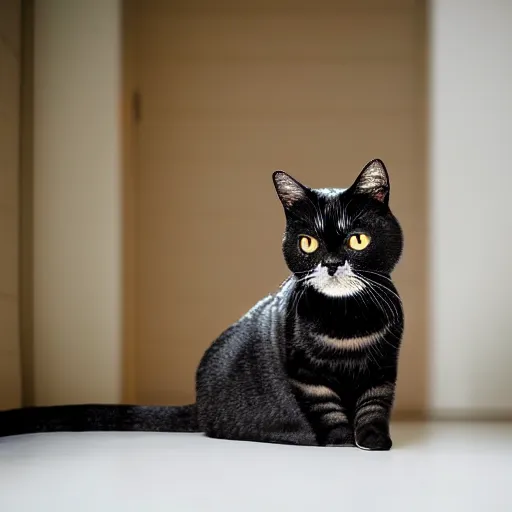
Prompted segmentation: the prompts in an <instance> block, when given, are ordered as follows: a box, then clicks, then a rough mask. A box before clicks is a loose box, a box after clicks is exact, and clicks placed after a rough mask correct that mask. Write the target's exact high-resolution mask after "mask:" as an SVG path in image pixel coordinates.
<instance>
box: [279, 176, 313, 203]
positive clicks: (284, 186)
mask: <svg viewBox="0 0 512 512" xmlns="http://www.w3.org/2000/svg"><path fill="white" fill-rule="evenodd" d="M272 179H273V180H274V186H275V187H276V191H277V195H278V196H279V199H280V200H281V203H283V206H284V207H285V209H287V210H288V209H290V208H293V206H294V205H295V204H296V203H298V202H299V201H302V200H304V199H307V198H308V195H307V193H308V190H309V189H308V188H307V187H305V186H304V185H302V183H299V182H298V181H297V180H296V179H294V178H292V177H291V176H289V175H288V174H286V173H285V172H283V171H275V172H274V174H272Z"/></svg>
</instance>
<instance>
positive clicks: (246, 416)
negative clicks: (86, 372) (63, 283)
mask: <svg viewBox="0 0 512 512" xmlns="http://www.w3.org/2000/svg"><path fill="white" fill-rule="evenodd" d="M274 183H275V186H276V190H277V192H278V195H279V197H280V199H281V202H282V203H283V206H284V210H285V214H286V220H287V225H286V233H285V237H284V240H283V253H284V257H285V260H286V262H287V265H288V267H289V268H290V270H291V272H292V275H291V276H290V277H289V278H288V279H287V280H286V281H285V283H283V285H282V286H281V288H280V289H279V290H278V291H277V292H276V293H275V294H273V295H270V296H268V297H266V298H265V299H263V300H262V301H260V302H259V303H258V304H257V305H256V306H254V307H253V309H251V310H250V311H249V312H248V313H247V314H246V315H245V316H244V317H242V318H241V319H240V320H239V321H238V322H237V323H236V324H234V325H232V326H231V327H229V328H228V329H227V330H226V331H225V332H224V333H223V334H221V336H220V337H219V338H218V339H217V340H216V341H215V342H214V343H213V344H212V345H211V347H210V348H209V349H208V350H207V351H206V353H205V355H204V356H203V358H202V360H201V362H200V365H199V368H198V370H197V375H196V392H197V402H196V404H195V405H190V406H184V407H141V406H107V405H92V406H87V405H84V406H62V407H48V408H27V409H19V410H13V411H6V412H3V413H0V435H12V434H18V433H28V432H48V431H70V430H71V431H82V430H149V431H172V432H187V431H189V432H190V431H197V432H204V433H206V435H208V436H210V437H216V438H224V439H236V440H248V441H263V442H275V443H286V444H299V445H353V444H354V443H355V444H357V445H358V446H360V447H361V448H366V449H374V450H386V449H389V448H390V447H391V439H390V437H389V417H390V413H391V408H392V405H393V400H394V389H395V383H396V375H397V358H398V351H399V345H400V340H401V336H402V330H403V315H402V307H401V301H400V299H399V297H398V293H397V291H396V289H395V287H394V286H393V284H392V283H391V280H390V274H391V272H392V270H393V269H394V267H395V265H396V263H397V262H398V260H399V258H400V254H401V250H402V232H401V229H400V226H399V224H398V222H397V221H396V219H395V217H394V216H393V215H392V213H391V211H390V210H389V207H388V201H389V181H388V176H387V172H386V170H385V168H384V165H383V164H382V162H380V161H378V160H374V161H372V162H370V163H369V164H368V165H367V166H366V167H365V169H364V170H363V171H362V173H361V174H360V175H359V177H358V179H357V180H356V182H355V183H354V184H353V185H352V187H350V188H349V189H348V190H346V191H343V190H337V191H331V192H329V191H323V190H312V189H308V188H307V187H304V186H303V185H301V184H300V183H298V182H296V181H295V180H293V179H292V178H291V177H289V176H288V175H286V174H284V173H282V172H276V173H274ZM353 233H366V234H369V235H370V236H371V243H370V245H369V246H368V248H367V249H365V250H363V251H360V252H357V251H354V250H352V249H350V248H349V247H348V245H347V240H348V237H349V236H350V235H351V234H353ZM304 234H306V235H311V236H314V237H315V238H317V239H318V240H319V242H320V245H319V248H318V250H317V251H316V252H315V253H313V254H305V253H304V252H303V251H301V250H300V248H299V243H298V240H299V235H304ZM345 262H348V264H349V265H350V267H351V268H352V271H353V273H354V274H355V275H356V276H359V278H362V279H364V280H365V283H366V284H365V288H364V289H363V290H361V291H359V292H357V293H356V294H354V295H350V296H344V297H333V296H327V295H325V294H324V293H322V292H320V291H319V290H318V289H317V288H315V287H314V286H312V283H313V282H318V281H314V280H313V273H312V272H313V270H314V269H315V268H319V269H320V270H321V271H323V267H325V268H326V269H327V270H326V271H328V272H329V275H331V274H334V272H336V270H337V269H338V268H340V269H341V268H342V267H343V265H344V264H345ZM347 268H348V267H347ZM322 282H323V281H322ZM318 286H320V285H318ZM336 293H337V292H336ZM374 333H377V334H375V336H374ZM325 336H327V337H329V338H323V337H325ZM368 336H374V338H375V339H373V337H372V338H371V342H369V341H368V340H369V339H370V338H367V337H368ZM365 337H366V338H365ZM332 338H334V339H337V340H334V341H333V340H331V339H332ZM353 338H358V339H359V340H361V339H362V340H366V341H365V342H364V343H362V345H361V347H359V348H358V347H352V346H350V343H351V340H352V339H353ZM324 339H328V340H329V342H324V341H322V340H324ZM340 340H341V341H340ZM334 342H336V343H334ZM338 342H339V343H338Z"/></svg>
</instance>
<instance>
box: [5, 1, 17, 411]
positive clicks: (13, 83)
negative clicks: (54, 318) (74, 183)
mask: <svg viewBox="0 0 512 512" xmlns="http://www.w3.org/2000/svg"><path fill="white" fill-rule="evenodd" d="M20 31H21V2H20V0H2V2H0V410H1V409H8V408H12V407H17V406H19V405H20V399H21V389H20V358H19V325H18V324H19V287H18V234H19V233H18V230H19V225H18V217H19V200H18V180H19V133H18V132H19V112H20V110H19V98H20V66H21V64H20V62H21V52H20Z"/></svg>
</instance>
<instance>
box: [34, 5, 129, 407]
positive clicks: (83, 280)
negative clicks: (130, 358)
mask: <svg viewBox="0 0 512 512" xmlns="http://www.w3.org/2000/svg"><path fill="white" fill-rule="evenodd" d="M120 18H121V7H120V5H119V1H118V0H87V1H86V2H81V1H69V0H38V1H36V2H35V34H34V37H35V41H34V52H35V55H34V59H35V66H34V93H35V96H34V352H35V354H34V355H35V361H34V366H35V394H36V401H37V403H38V404H59V403H81V402H114V403H117V402H118V401H119V400H120V398H121V397H120V386H121V377H120V371H121V303H122V298H121V226H122V223H121V200H120V199H121V198H120V196H121V179H120V166H121V149H120V140H119V138H120V135H119V133H120V126H119V125H120V122H121V117H120V92H121V91H120V87H121V83H120ZM63 361H65V365H63Z"/></svg>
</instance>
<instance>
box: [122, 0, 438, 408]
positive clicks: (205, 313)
mask: <svg viewBox="0 0 512 512" xmlns="http://www.w3.org/2000/svg"><path fill="white" fill-rule="evenodd" d="M129 5H130V6H131V9H132V11H131V17H132V18H133V19H135V20H136V21H135V23H134V25H133V27H132V30H134V31H135V34H134V38H135V43H134V47H133V58H134V61H135V64H134V66H133V67H134V70H133V72H134V76H132V81H133V87H134V88H135V87H136V88H138V89H139V90H140V92H141V95H142V119H141V121H140V123H138V124H137V125H136V137H135V140H136V142H135V145H134V147H135V148H136V152H137V159H136V160H137V168H136V169H135V175H136V178H135V180H134V182H133V186H134V191H135V194H134V197H133V200H134V203H135V213H136V216H135V217H134V226H135V245H136V248H135V249H136V250H135V259H134V260H133V261H134V267H135V269H136V278H135V299H136V302H135V307H134V311H135V316H136V323H135V325H133V324H132V327H134V329H135V332H136V340H135V343H134V344H133V345H132V346H131V347H132V349H133V350H134V355H133V356H132V361H135V364H134V367H135V371H134V375H135V378H136V385H135V388H136V398H137V400H138V401H140V402H144V403H154V402H160V403H176V402H188V401H191V400H193V399H194V374H195V368H196V366H197V363H198V361H199V359H200V357H201V355H202V353H203V352H204V350H205V349H206V348H207V346H208V345H209V344H210V343H211V341H212V340H213V339H214V338H215V337H216V336H218V334H219V333H220V332H221V331H222V330H224V329H225V328H226V327H227V326H229V325H230V324H231V323H232V322H234V321H235V320H237V318H238V317H239V316H240V315H242V314H244V312H245V311H247V310H248V309H249V308H250V307H251V306H252V305H253V304H254V303H255V302H257V301H258V300H259V299H260V298H261V297H263V296H265V295H266V294H268V293H269V292H271V291H272V290H274V289H275V288H276V287H277V286H278V285H279V283H280V282H281V281H282V280H283V279H284V277H285V276H286V275H287V270H286V268H285V265H284V262H283V259H282V254H281V237H282V230H283V228H284V219H283V214H282V209H281V206H280V204H279V202H278V200H277V198H276V196H275V192H274V189H273V185H272V180H271V173H272V171H273V170H274V169H276V168H282V169H285V170H286V171H288V172H290V173H291V174H293V175H294V176H296V177H297V178H298V179H300V180H303V181H304V182H305V183H306V184H308V185H310V186H313V187H322V186H340V187H343V186H347V185H349V184H350V183H351V181H352V180H353V179H354V178H355V176H356V175H357V173H358V172H359V170H360V169H361V168H362V166H363V165H364V164H365V163H366V161H368V160H370V159H371V158H374V157H380V158H382V159H384V161H385V162H386V164H387V165H388V166H389V170H390V173H391V180H392V195H391V197H392V206H393V209H394V210H395V212H396V213H397V215H398V217H399V218H400V220H401V222H402V224H403V227H404V230H405V238H406V241H407V242H406V251H405V255H404V260H403V262H402V264H401V266H400V268H399V270H398V271H397V273H396V279H397V281H398V285H399V289H400V290H401V293H402V295H403V298H404V302H405V307H406V310H407V325H406V335H405V343H404V348H403V352H402V358H401V365H400V385H399V392H398V395H399V396H398V398H399V399H398V408H399V409H400V410H401V411H405V412H407V413H417V412H418V411H424V409H425V406H426V389H427V382H426V375H427V371H428V359H427V332H426V322H425V319H426V305H427V303H426V271H427V269H426V265H427V261H426V238H425V228H426V219H427V212H426V186H425V184H426V169H425V161H424V144H425V137H424V136H425V133H424V70H423V64H424V60H423V55H424V51H425V38H424V22H425V20H424V6H423V3H422V2H413V1H410V0H392V1H391V0H388V1H380V0H379V1H376V0H375V1H370V0H368V1H365V2H360V1H356V0H345V1H340V2H332V1H330V0H323V1H320V2H308V1H296V2H293V7H292V3H291V2H288V1H287V0H279V1H253V2H236V1H234V0H222V1H218V2H208V1H206V0H198V1H196V2H187V1H174V2H165V1H158V0H148V1H145V2H130V3H129Z"/></svg>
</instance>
